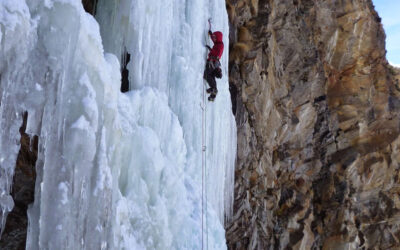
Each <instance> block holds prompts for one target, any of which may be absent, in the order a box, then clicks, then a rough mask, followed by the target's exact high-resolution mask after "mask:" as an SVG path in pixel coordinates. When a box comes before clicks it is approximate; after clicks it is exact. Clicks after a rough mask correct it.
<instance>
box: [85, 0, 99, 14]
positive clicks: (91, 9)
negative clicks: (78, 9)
mask: <svg viewBox="0 0 400 250" xmlns="http://www.w3.org/2000/svg"><path fill="white" fill-rule="evenodd" d="M82 5H83V8H84V9H85V11H86V12H87V13H89V14H91V15H92V16H95V15H96V5H97V0H82Z"/></svg>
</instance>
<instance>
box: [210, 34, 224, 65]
mask: <svg viewBox="0 0 400 250" xmlns="http://www.w3.org/2000/svg"><path fill="white" fill-rule="evenodd" d="M211 40H212V41H213V42H214V46H213V47H212V49H211V50H210V53H208V59H207V60H209V61H210V60H212V61H216V60H217V59H218V60H219V59H221V56H222V52H224V43H223V42H222V32H220V31H215V32H214V33H212V35H211Z"/></svg>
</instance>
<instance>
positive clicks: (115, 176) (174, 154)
mask: <svg viewBox="0 0 400 250" xmlns="http://www.w3.org/2000/svg"><path fill="white" fill-rule="evenodd" d="M97 13H98V14H97V16H96V19H97V21H98V22H99V23H100V29H101V32H100V29H99V26H98V24H97V22H96V20H95V19H94V18H93V17H92V16H90V15H89V14H86V13H85V12H84V10H83V8H82V5H81V3H80V1H79V0H45V1H42V0H29V1H25V0H2V1H0V45H1V47H0V58H1V60H0V77H1V82H0V83H1V84H0V94H1V95H0V98H1V99H0V101H1V106H0V115H1V116H0V118H1V120H0V126H1V128H0V129H1V131H2V132H1V134H0V166H1V168H0V171H1V172H0V206H1V210H2V214H1V221H2V223H3V224H4V222H5V215H6V214H7V212H8V211H10V210H11V208H12V206H13V202H12V199H10V196H9V192H10V186H11V182H12V176H13V172H14V166H15V160H16V157H17V153H18V150H19V145H18V143H17V142H18V141H19V132H18V129H19V127H20V125H21V121H22V112H23V111H25V110H27V111H28V114H29V115H28V126H27V133H29V134H31V135H35V134H36V135H39V152H38V160H37V166H36V167H37V180H36V190H35V202H34V204H33V205H32V206H31V207H30V209H29V211H28V217H29V228H28V242H27V249H200V248H201V238H202V237H201V219H202V216H201V215H202V213H201V211H202V206H201V187H202V184H201V180H202V178H201V177H202V175H201V173H202V171H201V168H202V109H201V107H200V104H201V101H202V91H203V79H202V71H203V68H204V63H205V62H204V57H205V48H204V44H203V43H204V39H205V32H206V28H207V18H208V17H213V21H214V26H215V27H216V28H217V29H219V30H221V31H222V32H223V33H224V34H228V24H227V15H226V11H225V2H224V1H223V0H219V1H208V0H186V1H185V0H174V1H170V0H165V1H161V0H151V1H149V0H121V1H105V0H104V1H102V0H101V1H99V5H98V8H97ZM100 33H101V37H100ZM226 39H227V38H226V37H225V43H226V44H228V41H227V40H226ZM103 46H104V49H103ZM227 47H228V46H226V51H225V53H224V57H223V59H222V64H223V71H224V72H225V74H224V75H225V76H224V78H223V79H222V80H219V81H218V89H219V93H218V96H217V98H216V101H215V102H214V103H207V106H206V110H207V116H206V120H207V128H206V130H205V132H206V135H207V145H206V147H207V150H206V154H207V162H206V165H207V169H206V173H207V176H206V180H207V185H206V188H207V190H208V192H207V197H208V205H207V211H208V214H207V216H205V217H204V219H206V218H207V225H208V226H207V228H208V230H207V231H208V247H209V249H225V248H226V246H225V233H224V229H223V217H224V210H225V211H226V212H228V213H229V209H230V204H231V197H232V186H233V166H234V158H235V154H236V128H235V123H234V118H233V116H232V114H231V104H230V98H229V91H228V83H227V76H226V75H227V73H226V72H227V63H228V60H227V55H228V52H227ZM125 49H126V50H127V51H128V52H129V53H130V54H131V61H130V63H129V65H128V69H129V71H130V74H129V77H130V82H131V89H132V91H130V92H128V93H126V94H122V93H120V91H119V88H120V64H119V60H120V57H121V56H122V52H123V51H124V50H125ZM114 55H116V56H114ZM206 238H207V237H206V235H204V239H205V240H206Z"/></svg>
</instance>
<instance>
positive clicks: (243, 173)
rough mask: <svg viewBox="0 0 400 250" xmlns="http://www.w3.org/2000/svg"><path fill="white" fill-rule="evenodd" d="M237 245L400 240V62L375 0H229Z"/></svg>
mask: <svg viewBox="0 0 400 250" xmlns="http://www.w3.org/2000/svg"><path fill="white" fill-rule="evenodd" d="M227 10H228V15H229V18H230V23H231V32H230V41H231V44H230V63H229V67H230V69H229V71H230V85H231V90H232V93H233V94H234V97H233V101H234V104H235V105H234V112H235V115H236V121H237V127H238V156H237V166H236V173H235V179H236V180H235V201H234V215H233V217H232V218H231V221H230V222H229V223H227V226H226V228H227V240H228V245H229V248H230V249H397V248H399V247H400V219H399V218H400V199H399V192H400V180H399V177H400V172H399V162H400V153H399V148H400V138H399V125H400V123H399V111H400V85H399V78H400V76H399V71H398V70H397V69H395V68H392V67H391V66H389V65H388V63H387V60H386V58H385V34H384V31H383V28H382V25H381V23H380V18H379V16H378V15H377V13H376V12H375V10H374V6H373V4H372V2H371V0H352V1H350V0H322V1H315V0H246V1H237V0H227Z"/></svg>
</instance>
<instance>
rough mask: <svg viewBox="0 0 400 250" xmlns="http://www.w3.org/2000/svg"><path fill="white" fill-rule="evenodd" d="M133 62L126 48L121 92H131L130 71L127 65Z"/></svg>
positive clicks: (123, 57)
mask: <svg viewBox="0 0 400 250" xmlns="http://www.w3.org/2000/svg"><path fill="white" fill-rule="evenodd" d="M130 60H131V54H129V53H128V51H127V50H126V48H125V51H124V54H123V55H122V60H121V61H122V63H121V66H122V67H121V92H122V93H125V92H128V91H129V70H128V69H127V67H126V66H127V65H128V63H129V61H130Z"/></svg>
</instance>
